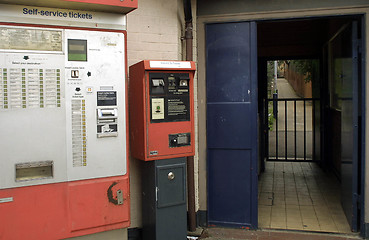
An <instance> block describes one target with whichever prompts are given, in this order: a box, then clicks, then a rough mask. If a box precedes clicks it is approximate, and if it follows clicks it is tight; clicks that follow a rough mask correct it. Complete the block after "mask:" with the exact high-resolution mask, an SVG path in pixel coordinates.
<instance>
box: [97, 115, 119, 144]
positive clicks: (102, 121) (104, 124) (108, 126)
mask: <svg viewBox="0 0 369 240" xmlns="http://www.w3.org/2000/svg"><path fill="white" fill-rule="evenodd" d="M117 120H118V109H117V108H99V109H97V137H98V138H101V137H116V136H118V127H117Z"/></svg>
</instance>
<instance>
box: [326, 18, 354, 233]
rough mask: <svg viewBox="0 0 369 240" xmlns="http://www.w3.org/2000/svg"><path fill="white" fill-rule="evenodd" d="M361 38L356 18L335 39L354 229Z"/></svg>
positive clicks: (345, 190)
mask: <svg viewBox="0 0 369 240" xmlns="http://www.w3.org/2000/svg"><path fill="white" fill-rule="evenodd" d="M358 42H359V39H358V24H357V22H353V23H352V24H351V25H348V26H347V27H346V29H345V30H343V31H342V32H341V33H340V34H338V35H337V36H336V38H335V39H334V40H332V43H331V46H332V47H331V49H332V55H333V56H332V57H333V61H332V62H333V64H332V65H333V68H334V72H335V77H336V78H338V79H339V80H340V81H341V84H342V90H341V91H340V96H339V99H340V104H341V121H342V123H341V184H342V187H341V195H342V196H341V200H342V206H343V209H344V211H345V214H346V217H347V220H348V222H349V223H350V226H351V229H352V231H357V230H358V223H360V219H359V217H360V214H359V205H358V203H359V201H358V198H359V195H360V189H359V176H360V174H359V165H360V158H359V132H360V131H361V130H360V126H361V124H359V122H360V121H359V113H360V111H359V106H360V105H361V104H360V102H359V99H360V92H359V83H360V81H359V71H358V69H359V62H360V60H359V59H360V58H359V52H358V49H359V44H358Z"/></svg>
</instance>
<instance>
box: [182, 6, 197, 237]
mask: <svg viewBox="0 0 369 240" xmlns="http://www.w3.org/2000/svg"><path fill="white" fill-rule="evenodd" d="M183 6H184V14H185V22H186V23H185V40H186V61H192V60H193V53H192V51H193V49H192V48H193V47H192V46H193V34H192V8H191V0H183ZM187 198H188V199H187V202H188V229H189V231H191V232H194V231H196V212H195V163H194V157H193V156H191V157H188V158H187Z"/></svg>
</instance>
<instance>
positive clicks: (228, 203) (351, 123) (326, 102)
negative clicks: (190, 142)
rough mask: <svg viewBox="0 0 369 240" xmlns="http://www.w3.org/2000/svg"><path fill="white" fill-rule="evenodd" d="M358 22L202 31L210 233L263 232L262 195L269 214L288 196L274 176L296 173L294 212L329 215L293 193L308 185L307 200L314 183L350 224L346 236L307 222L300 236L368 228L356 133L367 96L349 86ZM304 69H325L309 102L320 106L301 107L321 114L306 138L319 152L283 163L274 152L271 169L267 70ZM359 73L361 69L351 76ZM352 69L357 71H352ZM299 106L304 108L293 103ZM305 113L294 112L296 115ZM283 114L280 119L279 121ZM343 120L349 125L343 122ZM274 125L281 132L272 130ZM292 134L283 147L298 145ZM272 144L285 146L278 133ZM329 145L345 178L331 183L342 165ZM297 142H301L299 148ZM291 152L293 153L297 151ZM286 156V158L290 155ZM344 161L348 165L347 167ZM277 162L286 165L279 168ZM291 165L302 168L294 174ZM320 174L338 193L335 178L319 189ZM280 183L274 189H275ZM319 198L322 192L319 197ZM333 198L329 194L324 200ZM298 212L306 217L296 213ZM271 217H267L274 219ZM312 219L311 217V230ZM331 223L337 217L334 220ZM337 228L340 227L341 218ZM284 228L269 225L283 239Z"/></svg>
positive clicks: (231, 25) (355, 83) (328, 20)
mask: <svg viewBox="0 0 369 240" xmlns="http://www.w3.org/2000/svg"><path fill="white" fill-rule="evenodd" d="M360 21H361V18H360V17H356V16H349V17H324V18H309V19H289V20H279V21H276V20H273V21H260V22H248V21H240V22H226V23H208V24H206V27H205V33H206V42H205V44H206V98H207V102H206V124H207V125H206V133H207V173H208V174H207V178H208V179H207V184H208V194H207V196H208V224H209V225H210V226H219V225H222V226H233V227H242V228H257V227H258V218H259V220H262V218H261V215H262V211H261V210H260V209H259V210H258V205H261V203H262V201H261V200H260V197H261V194H262V192H263V193H264V195H266V196H265V201H266V202H267V201H268V200H271V201H269V203H267V204H269V205H271V206H269V207H270V208H272V207H273V204H275V203H276V202H277V201H276V198H274V196H273V195H274V191H275V190H277V189H278V187H281V186H280V185H281V184H280V183H283V187H284V188H283V189H281V191H282V192H285V191H286V187H287V188H288V187H289V184H285V180H284V179H281V178H279V179H278V178H275V176H285V175H287V174H286V173H291V174H292V175H291V176H293V177H290V178H292V179H295V177H296V176H301V177H302V178H301V179H302V180H304V181H305V182H301V181H295V182H294V184H295V185H294V189H295V190H296V197H295V200H296V201H297V202H298V203H300V202H302V203H303V204H305V203H306V204H307V203H308V202H309V204H310V205H309V208H306V212H308V213H310V212H315V213H317V212H319V213H320V212H321V211H323V210H322V209H321V210H319V209H315V203H317V202H318V201H317V200H318V199H320V200H322V201H326V199H325V198H326V197H325V196H320V197H318V196H313V195H314V194H310V192H306V191H305V192H302V193H304V194H301V195H308V197H307V198H302V197H301V201H300V198H299V195H298V194H297V189H299V188H300V187H301V186H302V185H304V186H305V187H306V188H307V190H311V189H313V185H312V183H310V182H307V181H306V179H307V180H309V179H313V180H314V181H313V183H314V184H315V185H317V186H318V187H320V186H323V185H328V186H329V188H330V189H335V190H336V193H338V194H337V195H339V199H338V198H336V197H335V199H336V200H337V202H338V204H341V202H342V206H343V210H342V211H344V212H345V214H344V215H345V216H346V219H347V220H345V221H346V227H343V228H342V229H343V230H341V231H340V230H338V229H336V230H334V229H328V228H324V229H323V228H321V227H320V225H322V224H321V223H319V220H318V216H315V217H316V220H317V222H314V223H312V221H311V223H309V224H307V222H306V221H305V223H304V221H303V219H302V218H301V226H302V227H301V228H299V229H298V230H313V231H327V232H348V231H351V230H352V231H357V230H358V228H359V226H360V223H362V222H363V221H361V220H360V217H362V214H360V213H361V211H363V207H362V208H361V210H359V208H358V203H359V201H358V199H359V198H358V196H360V190H361V187H362V185H360V182H362V181H363V180H362V179H361V176H360V171H359V168H358V166H360V164H361V163H360V159H361V156H360V154H361V150H362V149H360V147H359V146H360V141H361V139H360V138H361V137H362V136H359V135H358V133H360V132H361V126H360V125H359V124H356V123H360V122H361V119H360V118H361V113H360V112H359V111H358V110H357V109H358V108H360V107H361V106H362V105H360V104H359V102H360V103H361V101H362V99H363V98H362V97H361V96H364V95H363V93H361V92H359V91H358V89H363V88H360V86H359V85H360V84H361V83H360V79H361V78H360V77H357V78H356V79H354V78H353V77H352V76H353V75H356V76H359V75H360V70H358V69H359V68H360V64H359V63H358V61H357V59H358V54H359V53H358V52H357V49H358V48H357V47H356V46H354V43H355V42H356V43H357V42H358V40H357V39H359V38H360V32H361V31H359V29H361V27H360ZM354 36H355V39H354ZM301 59H316V62H317V66H318V69H319V71H317V72H316V73H314V74H315V75H316V76H314V78H313V79H312V80H311V89H312V96H311V98H312V99H315V98H317V100H316V101H315V100H314V101H315V102H314V103H312V100H309V101H310V102H309V101H305V100H306V98H302V100H303V101H305V103H303V105H305V107H306V106H313V105H315V107H310V108H309V109H312V110H311V111H312V112H311V113H310V114H308V116H306V118H307V117H310V119H311V121H314V126H313V125H312V126H310V127H306V128H307V129H309V128H310V132H311V134H310V135H311V137H312V138H313V143H312V144H311V146H310V148H305V153H304V154H303V155H300V156H293V157H292V156H282V155H280V153H282V152H283V150H280V151H279V150H278V151H279V155H278V154H276V155H275V156H274V161H269V160H272V159H270V157H273V156H270V155H271V154H270V153H269V152H268V151H267V150H268V148H269V139H268V137H267V133H268V128H269V123H268V114H269V112H268V107H266V106H268V105H269V104H268V101H269V99H268V95H267V93H268V91H267V89H268V86H267V84H268V82H267V72H268V71H267V63H268V61H271V60H281V61H292V60H301ZM349 59H350V60H349ZM355 59H356V60H355ZM355 61H356V62H355ZM354 64H356V66H355V67H354ZM347 66H351V67H349V68H347ZM311 74H312V73H311ZM277 80H278V79H277ZM281 80H282V79H281ZM338 83H341V85H339V84H338ZM334 84H336V85H334ZM334 86H336V87H334ZM342 86H345V87H342ZM339 87H340V88H341V90H340V89H339ZM336 90H337V91H336ZM343 90H344V91H343ZM349 93H350V94H349ZM353 93H355V94H353ZM334 94H336V95H334ZM331 96H336V98H337V97H338V100H339V101H341V103H342V104H341V109H334V106H333V105H332V104H331V103H332V101H331V99H332V98H331ZM333 99H334V98H333ZM336 100H337V99H336ZM296 102H299V101H298V100H296ZM336 102H337V101H336ZM272 104H273V100H272ZM284 104H286V103H284ZM299 104H300V103H296V106H297V105H299ZM277 105H278V104H277ZM282 105H283V104H282ZM288 105H289V104H288V103H287V106H288ZM292 105H294V103H293V104H292ZM285 106H286V105H285ZM350 107H351V108H350ZM285 108H286V107H285ZM281 109H282V107H281ZM281 109H280V113H283V110H281ZM332 109H334V110H336V111H338V112H340V116H341V122H339V121H338V119H335V118H333V117H334V114H333V113H332V111H331V110H332ZM362 112H363V111H362ZM292 115H293V114H292ZM344 116H350V117H348V118H347V119H344ZM287 118H288V113H287ZM287 118H286V119H287ZM335 121H336V122H335ZM289 122H293V121H290V120H288V121H287V124H288V123H289ZM275 123H279V122H278V121H275ZM334 123H336V125H334ZM282 125H283V124H282ZM355 126H358V127H355ZM289 129H291V127H290V126H289V125H287V127H285V128H284V129H283V131H281V135H282V136H283V134H284V140H281V142H287V146H289V145H293V144H291V141H290V140H288V139H291V138H290V137H289V134H290V133H289ZM286 131H287V133H286ZM334 134H337V135H340V136H343V135H345V137H340V138H338V137H337V136H336V135H334ZM275 135H277V136H279V133H275ZM300 135H301V134H300ZM307 135H308V134H307ZM333 138H336V140H337V143H336V144H337V145H339V146H340V147H339V149H340V150H339V152H340V153H341V154H340V158H339V161H337V162H336V165H337V166H338V165H339V166H340V167H341V169H340V170H339V173H340V175H338V174H337V172H338V171H337V172H336V175H337V176H335V175H334V174H335V172H334V170H333V169H334V168H333V167H334V160H338V159H337V158H336V157H335V156H334V153H337V152H338V150H337V149H338V146H336V145H334V142H333V141H332V139H333ZM292 139H293V138H292ZM344 140H349V141H350V142H351V144H346V143H345V142H344ZM304 141H306V140H304ZM296 142H300V140H299V139H296ZM294 145H295V146H297V144H294ZM341 146H343V147H345V149H344V148H343V147H341ZM296 148H298V146H297V147H296ZM276 149H279V147H276ZM284 149H286V148H284ZM309 149H311V150H312V151H310V150H309ZM284 151H285V152H286V153H287V152H288V151H289V148H287V150H284ZM343 153H345V154H347V156H345V157H344V156H343ZM309 154H310V155H309ZM278 159H279V160H283V161H281V162H278V161H275V160H278ZM293 164H296V167H295V166H293ZM272 165H273V167H271V166H272ZM350 167H351V171H350ZM258 170H259V171H258ZM272 170H273V172H272V177H271V178H270V179H271V182H268V181H266V184H265V185H263V186H260V189H261V190H262V191H258V183H260V181H258V177H259V179H261V178H262V177H263V176H266V174H267V173H269V172H271V171H272ZM295 170H296V171H295ZM317 173H322V174H323V175H322V176H328V175H326V173H329V176H332V177H333V179H334V178H335V181H336V180H337V179H338V183H337V184H338V185H337V188H336V187H334V185H333V184H334V183H332V182H331V181H330V180H329V179H330V178H329V179H328V178H325V177H318V178H317V179H315V176H317ZM343 173H345V174H343ZM309 174H312V175H309ZM274 182H276V183H277V184H275V185H274ZM336 182H337V181H336ZM264 186H267V187H269V189H267V188H264ZM275 186H276V187H275ZM301 188H302V187H301ZM313 190H316V191H320V192H322V191H323V192H324V191H325V190H320V189H319V188H317V189H313ZM316 191H314V192H316ZM268 194H269V195H268ZM331 195H332V194H328V195H327V198H328V197H329V198H330V197H331ZM333 197H334V196H333ZM283 198H284V199H280V200H281V201H280V202H283V204H284V209H282V210H280V211H279V212H280V213H281V214H283V213H284V214H286V206H290V205H291V204H290V203H289V202H287V199H285V196H284V197H283ZM313 200H314V201H313ZM326 204H327V205H332V204H333V203H332V202H327V203H326ZM302 206H303V205H302ZM298 208H299V209H300V205H299V206H298ZM303 208H304V207H303ZM328 210H329V209H328ZM342 211H341V213H342ZM267 214H268V213H267ZM267 214H266V215H267ZM272 214H273V213H272V212H269V216H270V217H272ZM296 214H297V215H298V214H299V215H300V217H301V214H302V213H301V211H300V212H299V213H296ZM316 215H317V214H316ZM312 218H313V217H312V216H310V218H309V220H312ZM330 218H333V217H332V216H330ZM339 218H340V219H344V217H342V215H341V216H340V217H339ZM279 220H280V221H284V222H285V226H275V227H273V226H271V224H269V226H267V227H270V228H282V229H286V228H287V219H279ZM347 222H348V224H347ZM262 224H263V222H260V221H259V227H260V226H261V227H263V225H262ZM314 224H315V225H318V227H319V229H317V228H316V229H311V228H310V227H311V226H312V225H314ZM305 225H306V227H305ZM336 225H337V224H336ZM347 226H349V227H347ZM295 229H296V228H295ZM340 229H341V228H340ZM347 229H349V230H347Z"/></svg>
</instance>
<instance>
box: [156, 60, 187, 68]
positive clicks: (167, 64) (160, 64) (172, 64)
mask: <svg viewBox="0 0 369 240" xmlns="http://www.w3.org/2000/svg"><path fill="white" fill-rule="evenodd" d="M150 67H151V68H183V69H188V68H191V63H190V62H178V61H150Z"/></svg>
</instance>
